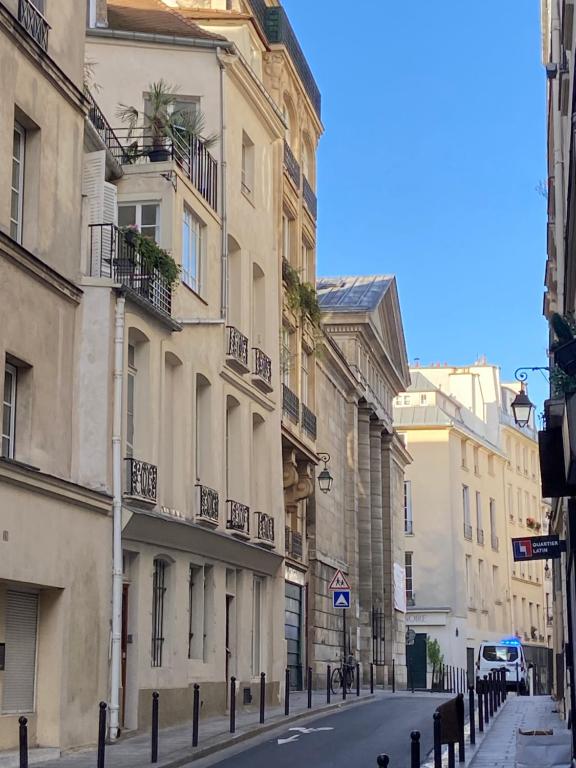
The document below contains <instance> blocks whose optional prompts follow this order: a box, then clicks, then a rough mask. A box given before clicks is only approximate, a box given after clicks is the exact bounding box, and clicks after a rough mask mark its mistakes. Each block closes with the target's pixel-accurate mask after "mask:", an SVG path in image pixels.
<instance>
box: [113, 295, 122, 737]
mask: <svg viewBox="0 0 576 768" xmlns="http://www.w3.org/2000/svg"><path fill="white" fill-rule="evenodd" d="M125 302H126V300H125V298H124V296H123V295H120V296H118V297H117V299H116V310H115V316H114V374H113V385H114V386H113V417H112V491H113V502H112V519H113V527H112V530H113V535H112V664H111V674H110V724H109V728H110V731H109V735H110V739H111V740H114V739H117V738H118V736H119V719H120V718H119V714H120V669H121V663H122V644H121V640H122V383H123V378H124V311H125Z"/></svg>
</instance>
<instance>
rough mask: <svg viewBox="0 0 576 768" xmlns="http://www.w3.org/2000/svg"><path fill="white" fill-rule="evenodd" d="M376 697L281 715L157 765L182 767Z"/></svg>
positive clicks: (371, 696) (354, 699)
mask: <svg viewBox="0 0 576 768" xmlns="http://www.w3.org/2000/svg"><path fill="white" fill-rule="evenodd" d="M376 698H377V697H376V695H375V694H373V693H367V694H366V695H364V696H363V697H362V698H358V697H356V696H355V697H354V698H353V699H350V700H348V701H347V702H346V703H343V702H342V701H339V702H338V703H335V704H328V705H326V706H324V707H322V708H321V709H306V710H304V711H303V712H297V713H296V714H294V715H288V717H286V716H281V717H282V719H281V720H270V722H268V723H264V725H260V724H258V725H256V726H255V727H254V728H252V729H250V730H249V731H245V732H244V733H238V734H234V735H230V737H229V738H225V739H222V741H218V742H216V743H215V744H208V745H206V746H205V747H196V748H195V749H194V751H191V750H187V751H186V752H185V753H182V752H181V753H180V754H179V755H178V756H174V757H173V758H167V759H166V760H164V761H163V760H162V759H161V758H160V759H159V760H158V763H157V765H158V768H180V766H184V765H187V764H188V763H191V762H192V761H193V760H200V759H201V758H203V757H208V756H209V755H213V754H214V753H215V752H220V751H222V750H224V749H228V748H229V747H234V746H236V745H237V744H241V743H242V742H244V741H248V740H249V739H253V738H256V737H257V736H261V735H262V734H264V733H268V732H269V731H273V730H276V729H277V728H282V727H283V726H284V724H288V723H295V722H298V721H299V720H305V719H307V718H315V717H321V716H323V715H326V714H329V713H330V712H336V711H337V710H344V709H346V708H348V707H357V706H361V705H362V704H369V703H370V702H373V701H374V700H375V699H376Z"/></svg>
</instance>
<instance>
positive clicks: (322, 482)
mask: <svg viewBox="0 0 576 768" xmlns="http://www.w3.org/2000/svg"><path fill="white" fill-rule="evenodd" d="M318 458H319V459H320V461H323V462H324V469H323V470H322V471H321V472H320V474H319V475H318V485H319V486H320V490H321V491H322V493H329V491H330V489H331V488H332V475H331V474H330V472H329V471H328V469H327V467H326V465H327V464H328V462H329V461H330V454H329V453H319V454H318Z"/></svg>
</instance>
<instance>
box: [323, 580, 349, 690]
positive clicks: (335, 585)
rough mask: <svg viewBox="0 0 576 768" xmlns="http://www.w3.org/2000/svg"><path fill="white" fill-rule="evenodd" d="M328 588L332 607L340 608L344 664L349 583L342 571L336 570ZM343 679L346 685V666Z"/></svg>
mask: <svg viewBox="0 0 576 768" xmlns="http://www.w3.org/2000/svg"><path fill="white" fill-rule="evenodd" d="M328 589H329V590H330V591H331V592H332V607H333V608H341V609H342V647H343V652H344V655H343V664H346V658H347V654H346V611H347V610H348V608H350V584H349V583H348V580H347V578H346V576H344V574H343V573H342V571H340V570H337V571H336V573H335V574H334V576H333V578H332V581H331V582H330V584H329V585H328ZM343 680H344V682H343V685H346V668H344V669H343Z"/></svg>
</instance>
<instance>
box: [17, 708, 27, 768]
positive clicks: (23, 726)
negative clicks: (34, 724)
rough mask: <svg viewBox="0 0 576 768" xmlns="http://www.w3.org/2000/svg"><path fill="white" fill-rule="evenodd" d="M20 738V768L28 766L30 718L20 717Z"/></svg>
mask: <svg viewBox="0 0 576 768" xmlns="http://www.w3.org/2000/svg"><path fill="white" fill-rule="evenodd" d="M18 723H19V724H20V728H19V740H20V768H28V719H27V718H26V717H20V718H18Z"/></svg>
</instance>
